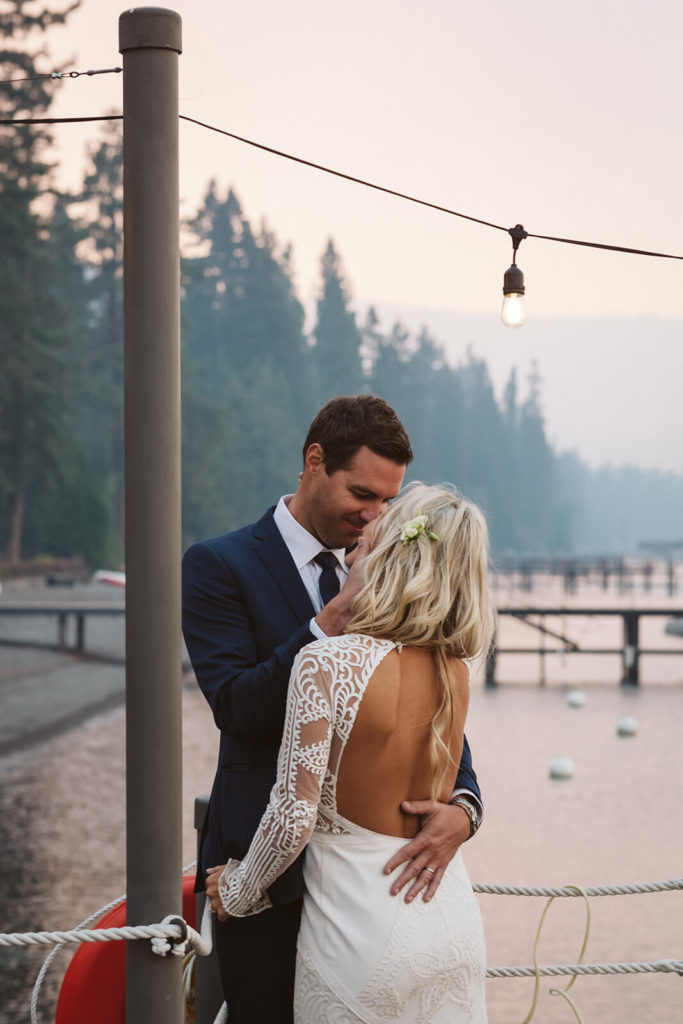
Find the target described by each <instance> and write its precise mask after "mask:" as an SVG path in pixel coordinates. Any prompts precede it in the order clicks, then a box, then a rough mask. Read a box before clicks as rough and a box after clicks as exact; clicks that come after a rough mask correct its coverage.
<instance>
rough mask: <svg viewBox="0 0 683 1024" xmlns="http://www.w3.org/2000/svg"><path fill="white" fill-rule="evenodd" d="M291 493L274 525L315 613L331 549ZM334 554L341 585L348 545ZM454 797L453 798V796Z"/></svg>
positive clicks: (313, 626)
mask: <svg viewBox="0 0 683 1024" xmlns="http://www.w3.org/2000/svg"><path fill="white" fill-rule="evenodd" d="M291 497H292V495H291V494H286V495H284V497H282V498H280V500H279V501H278V503H277V505H276V507H275V512H274V513H273V518H274V520H275V525H276V526H277V528H278V530H279V531H280V534H281V536H282V539H283V541H284V542H285V544H286V545H287V550H288V551H289V553H290V555H291V556H292V558H293V559H294V564H295V565H296V567H297V569H298V571H299V575H300V576H301V582H302V583H303V585H304V586H305V587H306V590H307V592H308V596H309V597H310V599H311V604H312V605H313V607H314V608H315V613H316V615H317V614H318V612H319V611H322V607H323V600H322V597H321V596H320V587H319V584H318V580H319V579H320V574H321V573H322V567H321V566H320V565H318V563H317V562H316V561H315V556H316V555H319V554H320V552H321V551H329V550H330V549H329V548H326V547H325V545H324V544H321V543H320V541H319V540H317V538H316V537H314V536H313V534H312V533H309V532H308V530H306V529H305V528H304V527H303V526H302V525H301V523H298V522H297V521H296V519H295V518H294V516H293V515H292V513H291V512H290V511H289V509H288V508H287V503H288V502H289V500H290V498H291ZM332 554H333V555H334V556H335V558H336V559H337V562H338V565H337V576H338V577H339V585H340V586H343V585H344V582H345V580H346V577H347V576H348V574H349V570H348V567H347V565H346V562H345V561H344V556H345V554H346V549H345V548H336V549H334V550H333V551H332ZM308 628H309V629H310V631H311V633H312V634H313V636H314V637H316V639H318V640H324V639H325V638H326V637H327V633H325V632H323V630H322V629H321V628H320V626H319V625H318V623H317V622H316V621H315V616H314V617H313V618H312V619H311V621H310V622H309V624H308ZM460 793H463V794H466V795H467V796H469V797H470V798H471V799H472V800H473V801H474V802H475V803H476V804H477V806H478V808H479V813H480V815H481V814H483V809H482V806H481V803H480V801H479V800H478V799H477V797H476V796H475V794H474V793H470V791H469V790H468V789H455V790H454V791H453V797H456V796H458V794H460ZM453 797H452V798H451V799H453Z"/></svg>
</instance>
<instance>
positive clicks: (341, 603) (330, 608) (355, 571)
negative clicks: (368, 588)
mask: <svg viewBox="0 0 683 1024" xmlns="http://www.w3.org/2000/svg"><path fill="white" fill-rule="evenodd" d="M369 553H370V545H369V543H368V541H367V539H366V538H365V537H360V538H359V539H358V543H357V544H356V546H355V548H354V549H353V551H351V552H349V554H348V555H347V556H346V564H347V565H349V566H350V569H349V575H348V576H347V577H346V582H345V583H344V586H343V587H342V588H341V590H340V591H339V593H338V594H337V596H336V597H333V598H332V600H331V601H329V602H328V603H327V604H326V605H325V607H324V608H323V609H322V611H320V612H318V614H317V615H316V617H315V621H316V622H317V624H318V625H319V626H320V628H321V629H322V631H323V633H326V634H327V636H340V635H341V634H342V633H343V632H344V629H345V627H346V625H347V624H348V622H349V621H350V619H351V604H352V602H353V599H354V597H355V596H356V594H357V593H358V592H359V591H360V589H361V587H362V586H363V583H364V578H363V562H364V560H365V559H366V558H367V556H368V554H369Z"/></svg>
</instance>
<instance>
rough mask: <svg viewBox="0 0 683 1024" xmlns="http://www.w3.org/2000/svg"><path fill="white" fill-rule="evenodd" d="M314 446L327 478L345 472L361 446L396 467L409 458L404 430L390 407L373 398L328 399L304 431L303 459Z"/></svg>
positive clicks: (382, 400)
mask: <svg viewBox="0 0 683 1024" xmlns="http://www.w3.org/2000/svg"><path fill="white" fill-rule="evenodd" d="M316 443H317V444H319V445H320V446H321V447H322V450H323V453H324V456H325V471H326V473H327V475H328V476H331V475H332V473H336V471H337V470H338V469H346V468H347V467H348V465H349V463H350V462H351V459H352V458H353V456H354V455H355V454H356V452H357V451H358V449H359V448H362V447H364V446H365V447H367V448H369V449H370V451H372V452H374V453H375V455H381V456H382V457H383V458H385V459H390V460H391V461H392V462H395V463H396V464H397V465H398V466H407V465H408V463H409V462H411V461H412V458H413V452H412V449H411V447H410V438H409V437H408V434H407V433H406V429H405V427H404V426H403V424H402V423H401V421H400V419H399V418H398V416H397V415H396V413H395V412H394V410H393V409H392V408H391V406H390V405H389V404H388V403H387V402H385V401H384V399H383V398H378V397H377V396H376V395H355V396H349V395H342V396H341V397H340V398H331V399H330V401H329V402H326V403H325V405H324V406H323V407H322V409H321V410H320V412H319V413H318V415H317V416H316V417H315V419H314V420H313V422H312V423H311V425H310V427H309V429H308V434H307V435H306V441H305V443H304V449H303V454H304V459H305V458H306V452H307V451H308V449H309V447H310V445H312V444H316Z"/></svg>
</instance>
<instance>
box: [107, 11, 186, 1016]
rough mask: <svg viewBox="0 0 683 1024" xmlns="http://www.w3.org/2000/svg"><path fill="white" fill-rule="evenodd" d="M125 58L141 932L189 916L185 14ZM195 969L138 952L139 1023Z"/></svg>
mask: <svg viewBox="0 0 683 1024" xmlns="http://www.w3.org/2000/svg"><path fill="white" fill-rule="evenodd" d="M119 49H120V51H121V53H122V54H123V86H124V88H123V147H124V148H123V190H124V252H123V267H124V335H125V339H124V355H125V360H124V365H125V449H126V470H125V484H126V515H125V525H126V773H127V790H126V823H127V839H126V853H127V894H128V897H127V898H128V910H127V921H128V923H129V924H151V923H154V922H159V921H161V920H162V919H163V918H164V917H165V916H166V915H167V914H180V913H181V912H182V892H181V871H182V819H181V772H182V765H181V754H182V750H181V660H182V650H181V641H180V546H181V541H180V290H179V277H180V266H179V241H178V235H179V214H178V203H179V195H178V54H179V53H180V52H181V20H180V17H179V15H178V14H176V13H175V11H169V10H165V9H164V8H160V7H138V8H133V9H131V10H127V11H125V12H124V13H123V14H121V16H120V18H119ZM181 964H182V961H181V960H180V958H178V957H173V956H170V957H159V956H156V955H155V954H154V953H152V951H151V947H150V943H148V942H143V941H136V942H133V941H131V942H129V943H128V949H127V954H126V1021H127V1024H180V1022H181V1020H182V1017H183V1005H182V992H181Z"/></svg>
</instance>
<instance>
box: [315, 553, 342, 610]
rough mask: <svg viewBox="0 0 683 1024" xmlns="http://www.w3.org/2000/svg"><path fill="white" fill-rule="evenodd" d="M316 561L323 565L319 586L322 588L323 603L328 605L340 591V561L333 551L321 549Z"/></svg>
mask: <svg viewBox="0 0 683 1024" xmlns="http://www.w3.org/2000/svg"><path fill="white" fill-rule="evenodd" d="M314 561H315V562H317V563H318V565H319V566H321V567H322V570H323V571H322V572H321V573H320V578H319V580H318V587H319V588H320V596H321V598H322V599H323V605H326V604H327V602H328V601H331V600H332V598H333V597H336V596H337V594H338V593H339V577H338V576H337V566H338V565H339V562H338V561H337V559H336V558H335V556H334V555H333V554H332V552H331V551H321V552H320V553H319V554H317V555H316V556H315V559H314Z"/></svg>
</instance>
